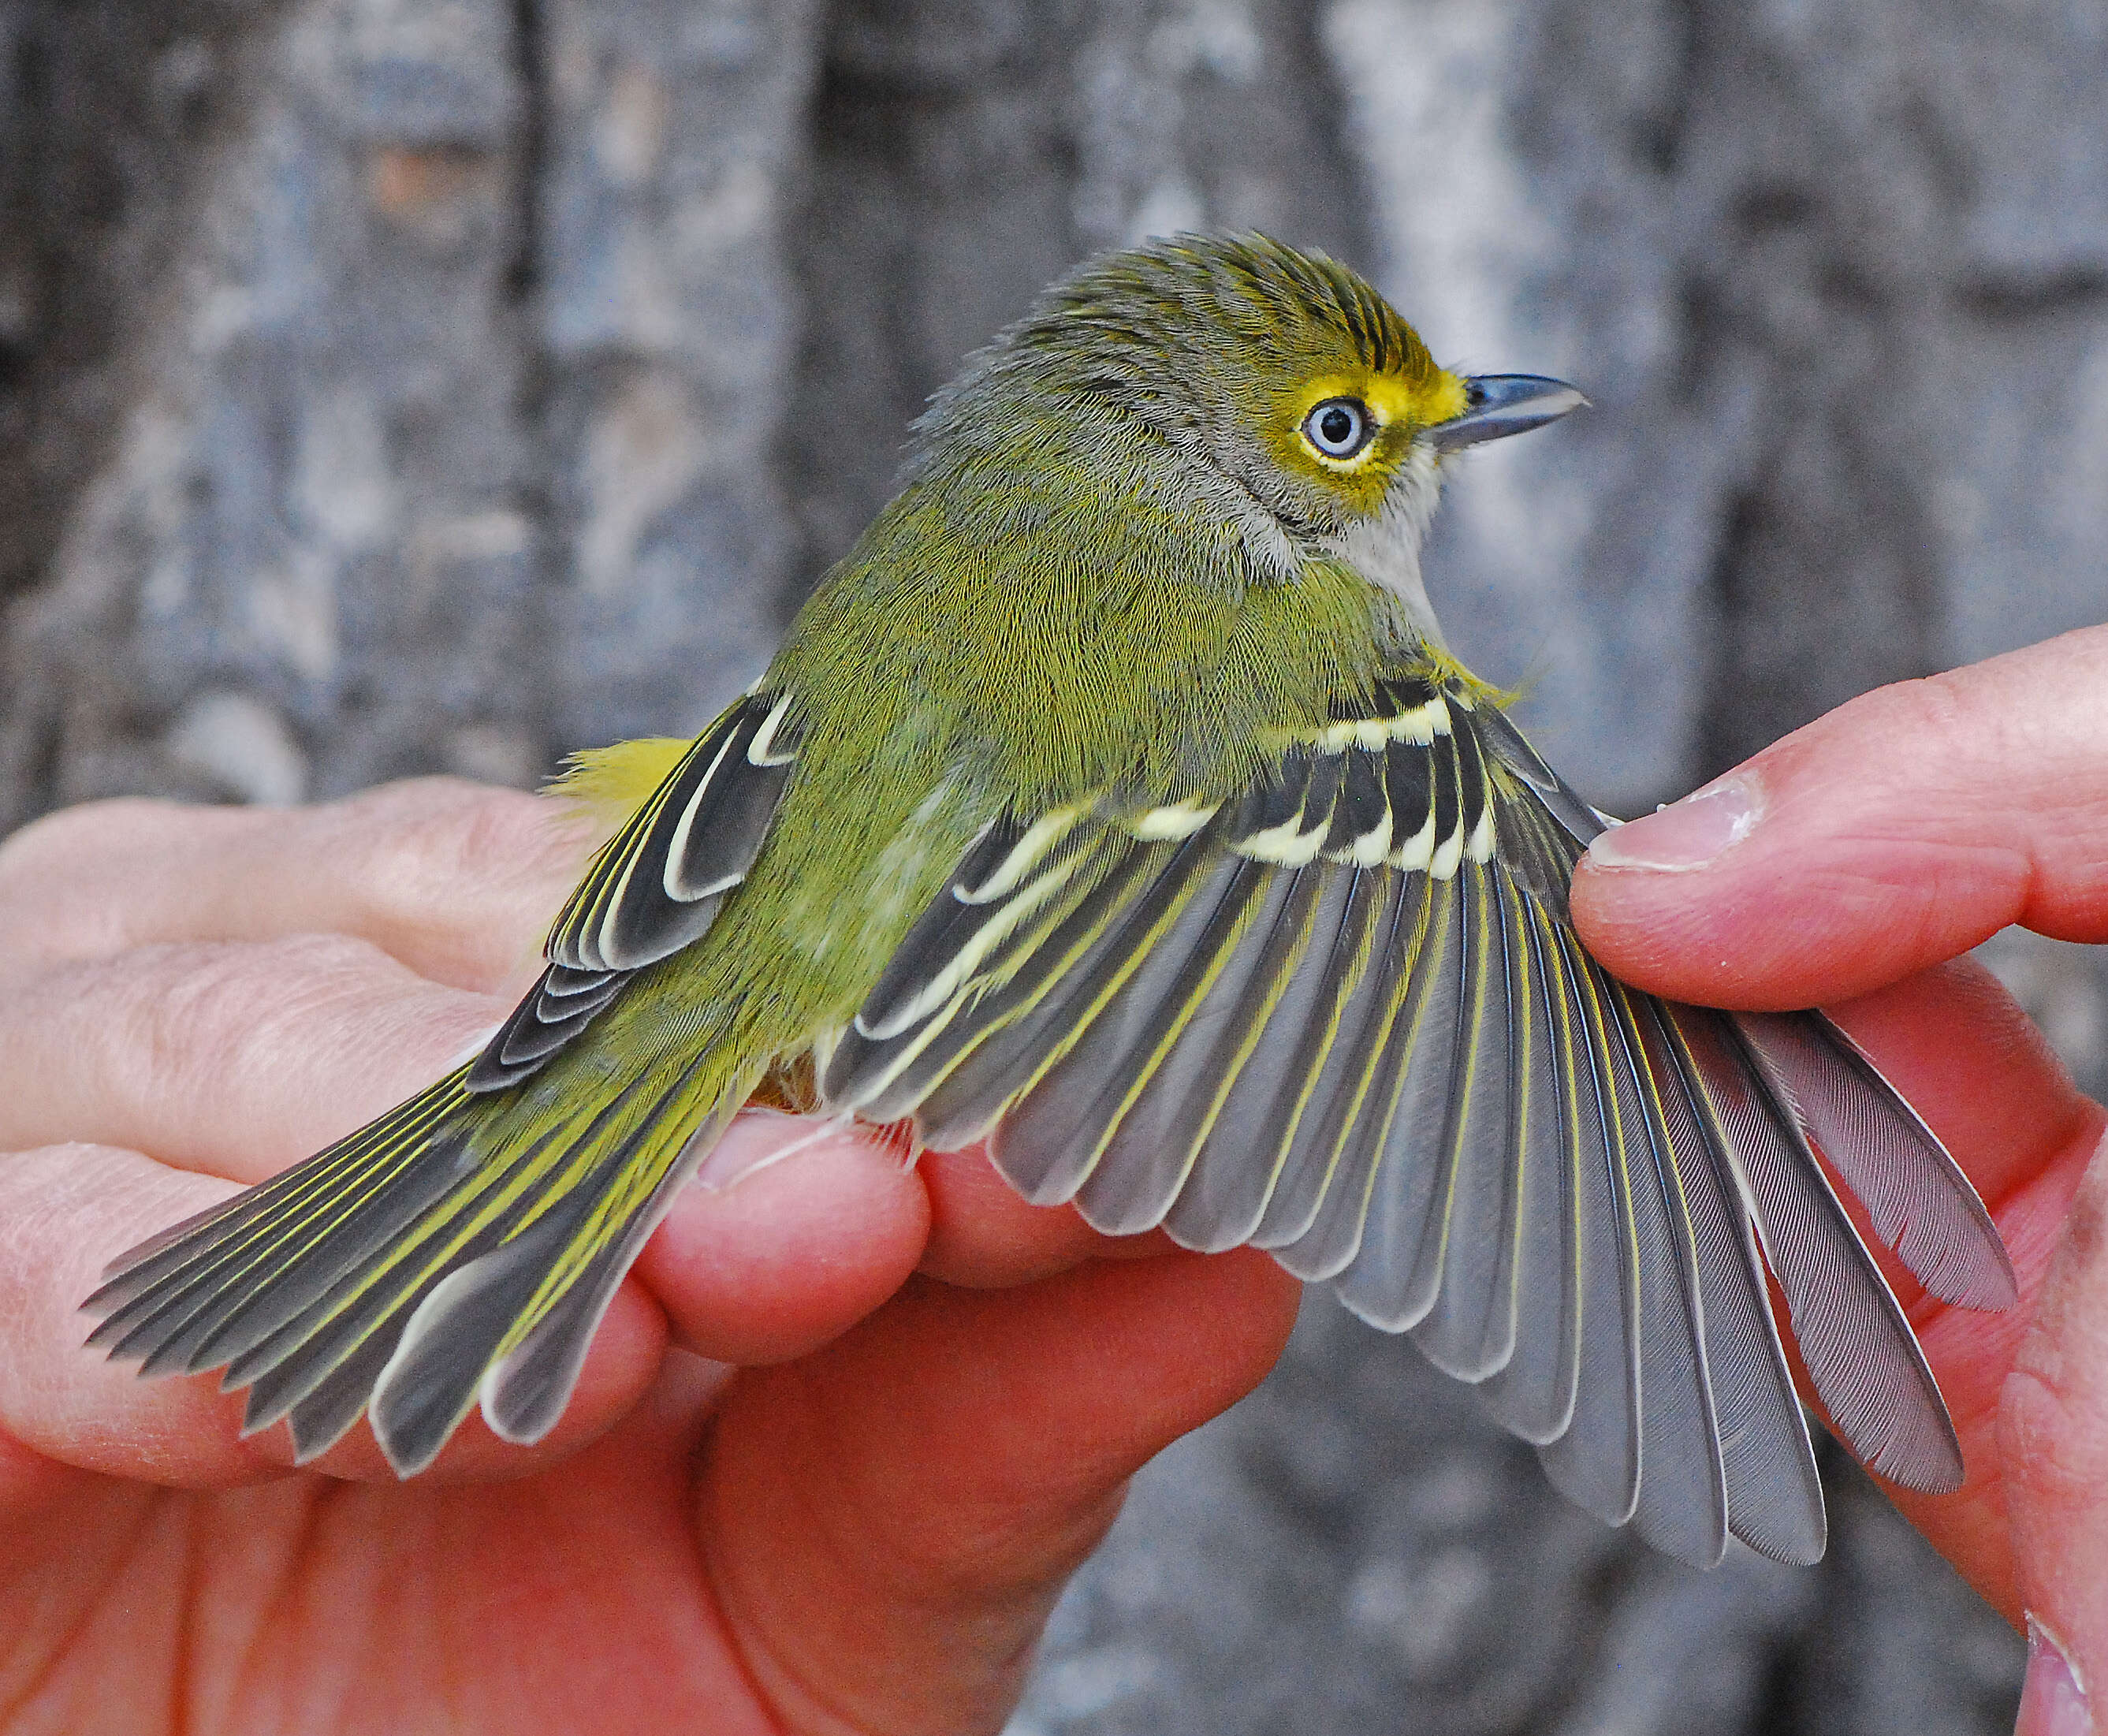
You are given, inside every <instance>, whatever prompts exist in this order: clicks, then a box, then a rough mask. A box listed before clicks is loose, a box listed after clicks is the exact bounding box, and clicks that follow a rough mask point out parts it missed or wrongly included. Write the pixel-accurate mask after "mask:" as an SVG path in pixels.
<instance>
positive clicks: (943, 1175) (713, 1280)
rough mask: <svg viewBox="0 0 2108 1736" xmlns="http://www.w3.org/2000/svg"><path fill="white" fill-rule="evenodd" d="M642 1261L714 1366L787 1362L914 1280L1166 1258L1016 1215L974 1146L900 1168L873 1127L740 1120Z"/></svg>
mask: <svg viewBox="0 0 2108 1736" xmlns="http://www.w3.org/2000/svg"><path fill="white" fill-rule="evenodd" d="M702 1173H703V1175H704V1176H705V1177H708V1178H710V1179H712V1181H713V1183H714V1184H713V1185H709V1186H704V1185H696V1186H691V1187H688V1188H683V1189H682V1192H681V1193H680V1195H679V1197H678V1198H677V1199H676V1200H675V1202H674V1203H673V1209H672V1211H669V1213H668V1214H667V1217H666V1220H665V1222H664V1224H661V1225H660V1228H659V1229H658V1231H657V1233H655V1235H654V1236H653V1237H652V1238H651V1242H650V1243H649V1244H647V1246H646V1248H645V1251H644V1252H643V1254H642V1256H640V1257H639V1259H638V1261H637V1275H638V1277H639V1278H641V1279H642V1281H643V1282H644V1283H645V1284H646V1286H647V1287H649V1288H650V1290H651V1293H652V1295H653V1296H654V1297H655V1299H656V1300H657V1301H658V1302H659V1304H660V1306H661V1307H663V1308H664V1310H665V1311H666V1314H667V1317H668V1319H669V1321H670V1323H671V1324H672V1327H673V1333H674V1337H675V1339H676V1341H678V1342H679V1343H680V1344H682V1346H685V1347H686V1348H687V1349H689V1350H695V1351H696V1352H698V1353H699V1354H700V1355H705V1356H707V1357H709V1358H711V1359H714V1360H716V1361H720V1362H729V1363H738V1364H759V1363H768V1362H780V1361H783V1360H785V1359H787V1358H790V1357H793V1356H800V1355H804V1354H806V1353H807V1352H808V1351H809V1350H814V1349H817V1348H818V1346H821V1345H822V1344H825V1343H827V1341H829V1340H831V1339H832V1338H834V1337H837V1336H839V1335H840V1333H841V1332H845V1331H846V1330H847V1329H848V1328H849V1327H851V1326H853V1325H854V1324H855V1323H857V1322H858V1320H861V1319H863V1318H864V1316H865V1315H867V1314H869V1313H871V1312H872V1310H874V1309H876V1307H878V1306H879V1305H880V1304H881V1303H882V1302H884V1301H885V1300H886V1298H887V1297H889V1296H891V1295H892V1294H893V1293H894V1292H895V1291H896V1290H898V1289H899V1287H900V1286H901V1285H902V1283H904V1282H905V1281H906V1279H907V1278H908V1274H910V1273H911V1272H914V1271H920V1272H921V1273H923V1274H925V1275H926V1276H930V1277H937V1278H942V1279H943V1280H944V1282H946V1283H953V1284H958V1285H962V1286H966V1287H973V1288H992V1287H1014V1286H1016V1285H1020V1284H1026V1283H1036V1282H1038V1280H1039V1279H1041V1278H1048V1277H1051V1276H1052V1275H1053V1274H1056V1273H1058V1272H1065V1271H1067V1270H1069V1269H1070V1268H1072V1267H1074V1266H1077V1265H1082V1264H1083V1262H1084V1261H1085V1260H1093V1259H1103V1258H1113V1259H1131V1258H1138V1257H1143V1256H1146V1255H1149V1254H1161V1253H1164V1252H1165V1251H1169V1247H1170V1244H1169V1242H1166V1241H1164V1238H1162V1237H1160V1236H1155V1235H1150V1236H1124V1237H1118V1238H1115V1237H1110V1236H1104V1235H1101V1234H1100V1233H1098V1232H1097V1231H1096V1230H1094V1229H1092V1228H1091V1227H1090V1226H1089V1225H1088V1224H1086V1223H1084V1222H1083V1220H1082V1219H1081V1218H1080V1217H1079V1216H1078V1215H1076V1213H1075V1212H1074V1211H1073V1210H1071V1209H1070V1208H1068V1207H1066V1206H1062V1207H1059V1208H1056V1209H1048V1208H1047V1207H1043V1206H1032V1205H1028V1204H1027V1203H1026V1202H1025V1201H1024V1200H1023V1199H1021V1198H1020V1197H1019V1196H1018V1194H1017V1193H1016V1190H1015V1189H1013V1188H1011V1186H1010V1185H1009V1184H1008V1183H1007V1182H1005V1181H1004V1180H1003V1179H1002V1177H1001V1176H1000V1175H998V1174H997V1173H996V1172H995V1170H994V1169H993V1166H991V1165H990V1164H989V1161H988V1160H987V1158H986V1157H985V1156H984V1155H983V1153H982V1152H981V1151H980V1148H972V1149H971V1150H967V1151H964V1152H924V1153H923V1154H922V1156H921V1159H920V1161H918V1162H917V1164H916V1165H915V1166H913V1167H912V1168H911V1167H910V1166H908V1162H907V1161H906V1155H905V1152H904V1151H903V1148H902V1146H901V1145H900V1143H899V1142H898V1141H897V1140H895V1139H892V1138H890V1136H889V1135H888V1134H886V1133H885V1131H884V1130H881V1129H876V1128H870V1127H862V1126H843V1125H840V1124H837V1123H831V1122H827V1121H818V1120H816V1119H814V1118H813V1117H810V1116H790V1115H784V1114H781V1113H779V1112H777V1111H774V1110H769V1109H750V1110H748V1111H745V1112H744V1113H743V1114H741V1116H739V1118H738V1119H737V1120H736V1121H734V1122H733V1123H732V1127H731V1128H730V1130H728V1131H727V1133H726V1134H725V1136H724V1138H723V1139H722V1140H721V1141H719V1143H718V1146H717V1148H715V1149H714V1151H713V1152H711V1154H710V1156H709V1158H708V1159H707V1160H706V1161H705V1166H704V1169H703V1172H702Z"/></svg>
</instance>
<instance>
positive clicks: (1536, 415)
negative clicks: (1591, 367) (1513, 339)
mask: <svg viewBox="0 0 2108 1736" xmlns="http://www.w3.org/2000/svg"><path fill="white" fill-rule="evenodd" d="M1464 390H1465V393H1466V402H1467V403H1468V404H1470V406H1471V408H1469V409H1467V410H1466V411H1465V412H1464V413H1463V414H1462V416H1453V417H1451V418H1450V419H1449V420H1448V422H1437V423H1435V426H1433V427H1431V428H1430V429H1428V430H1427V431H1426V433H1425V435H1423V436H1422V438H1424V439H1425V440H1426V441H1427V442H1428V443H1429V444H1430V445H1432V446H1433V447H1434V448H1435V450H1436V451H1437V452H1456V451H1458V450H1461V449H1462V448H1464V447H1466V446H1475V445H1477V444H1479V443H1480V441H1481V440H1504V439H1506V438H1507V436H1508V435H1511V434H1527V433H1529V431H1530V430H1531V429H1533V428H1542V427H1543V426H1544V425H1545V424H1546V423H1547V422H1557V421H1558V420H1559V418H1560V417H1562V416H1564V415H1565V414H1566V413H1567V412H1568V411H1570V410H1578V409H1579V408H1581V406H1582V405H1583V404H1586V403H1588V399H1585V398H1583V396H1582V395H1581V393H1580V390H1579V388H1578V387H1575V386H1569V385H1568V384H1567V383H1566V382H1565V381H1564V380H1550V379H1547V378H1546V377H1544V376H1543V375H1542V374H1474V375H1473V376H1472V377H1471V378H1470V379H1468V380H1466V381H1465V382H1464Z"/></svg>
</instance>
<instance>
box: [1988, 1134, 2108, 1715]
mask: <svg viewBox="0 0 2108 1736" xmlns="http://www.w3.org/2000/svg"><path fill="white" fill-rule="evenodd" d="M2000 1423H2001V1428H2000V1433H2001V1436H2002V1441H2003V1444H2004V1447H2005V1463H2006V1482H2007V1501H2008V1503H2009V1504H2010V1507H2011V1515H2012V1535H2013V1542H2014V1548H2015V1553H2016V1568H2017V1571H2018V1577H2019V1582H2020V1583H2019V1591H2020V1598H2021V1601H2022V1603H2023V1605H2024V1607H2025V1610H2026V1612H2027V1622H2028V1628H2029V1664H2028V1680H2027V1689H2026V1692H2025V1695H2024V1697H2023V1698H2022V1701H2021V1706H2022V1716H2021V1720H2020V1729H2021V1731H2022V1733H2023V1736H2065V1733H2067V1732H2077V1731H2079V1730H2083V1729H2092V1728H2093V1727H2094V1726H2093V1725H2092V1723H2091V1722H2088V1721H2084V1720H2083V1714H2084V1712H2085V1711H2086V1707H2087V1702H2088V1699H2089V1698H2093V1699H2096V1700H2097V1699H2098V1698H2099V1694H2100V1692H2101V1685H2100V1684H2102V1683H2108V1141H2104V1142H2103V1143H2101V1146H2100V1147H2099V1148H2097V1150H2096V1151H2095V1152H2093V1153H2092V1157H2091V1161H2090V1163H2089V1164H2088V1168H2087V1170H2086V1173H2085V1176H2084V1179H2083V1181H2082V1182H2081V1184H2080V1185H2079V1188H2078V1189H2077V1191H2076V1196H2075V1197H2074V1200H2073V1202H2072V1209H2071V1211H2070V1216H2069V1218H2068V1220H2066V1224H2065V1234H2064V1237H2063V1239H2062V1245H2061V1247H2060V1248H2059V1249H2058V1251H2057V1254H2056V1259H2055V1260H2054V1261H2053V1263H2052V1267H2051V1269H2050V1272H2049V1274H2048V1277H2047V1282H2046V1283H2044V1285H2043V1294H2042V1299H2041V1301H2040V1303H2039V1305H2038V1307H2037V1308H2036V1310H2035V1314H2034V1321H2033V1323H2031V1324H2030V1326H2029V1328H2028V1331H2027V1333H2026V1335H2025V1337H2024V1338H2023V1339H2022V1341H2021V1342H2020V1349H2019V1354H2018V1356H2017V1358H2016V1363H2015V1366H2014V1369H2013V1372H2012V1373H2011V1375H2009V1376H2008V1377H2007V1380H2006V1382H2005V1390H2004V1393H2003V1398H2002V1406H2001V1416H2000Z"/></svg>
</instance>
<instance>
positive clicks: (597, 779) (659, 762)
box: [542, 735, 693, 831]
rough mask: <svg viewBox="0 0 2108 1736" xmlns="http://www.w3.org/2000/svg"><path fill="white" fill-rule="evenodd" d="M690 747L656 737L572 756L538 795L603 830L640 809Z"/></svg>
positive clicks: (675, 738)
mask: <svg viewBox="0 0 2108 1736" xmlns="http://www.w3.org/2000/svg"><path fill="white" fill-rule="evenodd" d="M692 745H693V744H692V742H690V741H689V740H687V738H685V737H680V736H664V735H655V736H644V737H640V738H639V739H638V740H637V741H634V742H616V743H615V745H614V746H611V747H588V748H586V749H584V750H583V751H581V752H579V753H575V754H573V755H570V758H569V759H567V760H565V762H564V769H563V770H561V772H559V773H556V776H555V777H554V778H551V779H550V780H549V781H548V782H547V783H546V784H544V785H543V787H542V793H543V795H544V796H555V797H556V799H557V800H559V801H565V802H569V803H570V804H571V805H573V806H574V807H575V808H576V809H578V810H579V814H580V815H581V817H582V818H586V819H589V820H591V821H592V822H593V823H595V824H596V825H597V827H599V828H600V829H601V830H603V831H606V830H608V829H610V828H612V827H616V826H619V825H620V824H621V823H622V822H623V821H624V820H626V819H628V818H629V816H630V815H631V814H634V813H635V812H636V811H637V809H639V808H641V807H642V806H643V805H644V801H645V799H646V797H647V796H650V795H651V792H652V791H655V790H656V789H657V788H658V787H659V786H660V784H662V783H664V782H665V781H666V777H667V774H668V773H670V772H671V771H672V770H673V767H674V766H675V764H678V761H679V760H680V758H681V755H683V754H685V753H686V752H687V751H688V749H689V748H690V746H692Z"/></svg>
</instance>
